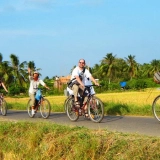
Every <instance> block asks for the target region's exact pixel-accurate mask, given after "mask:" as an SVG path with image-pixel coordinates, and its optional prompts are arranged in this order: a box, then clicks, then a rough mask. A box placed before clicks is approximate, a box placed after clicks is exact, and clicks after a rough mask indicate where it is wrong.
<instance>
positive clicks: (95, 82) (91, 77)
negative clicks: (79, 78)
mask: <svg viewBox="0 0 160 160" xmlns="http://www.w3.org/2000/svg"><path fill="white" fill-rule="evenodd" d="M89 78H90V79H91V81H92V82H93V83H94V84H95V85H97V86H99V83H98V82H97V81H96V80H95V79H94V78H93V76H92V75H91V76H90V77H89Z"/></svg>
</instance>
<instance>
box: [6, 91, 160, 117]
mask: <svg viewBox="0 0 160 160" xmlns="http://www.w3.org/2000/svg"><path fill="white" fill-rule="evenodd" d="M159 94H160V90H158V89H154V90H153V89H148V90H145V91H138V92H137V91H135V92H134V91H132V92H128V91H124V92H120V93H103V94H97V97H99V98H100V99H101V100H102V101H103V103H104V107H105V114H106V115H107V114H109V115H142V116H152V110H151V105H152V102H153V99H154V98H155V97H156V96H157V95H159ZM46 98H47V99H48V100H49V101H50V104H51V108H52V112H64V107H63V104H64V101H65V99H66V97H65V96H48V97H46ZM5 99H6V101H7V103H8V107H9V109H16V110H25V109H26V104H27V101H28V99H29V98H28V97H27V98H10V97H6V98H5Z"/></svg>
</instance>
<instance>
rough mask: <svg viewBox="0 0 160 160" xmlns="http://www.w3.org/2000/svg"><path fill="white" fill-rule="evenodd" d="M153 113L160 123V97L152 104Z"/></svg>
mask: <svg viewBox="0 0 160 160" xmlns="http://www.w3.org/2000/svg"><path fill="white" fill-rule="evenodd" d="M152 111H153V114H154V117H155V118H156V119H157V120H158V121H160V95H159V96H157V97H156V98H155V99H154V101H153V103H152Z"/></svg>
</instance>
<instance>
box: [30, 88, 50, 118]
mask: <svg viewBox="0 0 160 160" xmlns="http://www.w3.org/2000/svg"><path fill="white" fill-rule="evenodd" d="M38 90H39V92H40V94H41V96H40V99H39V100H36V101H35V108H34V109H35V110H36V112H37V111H38V110H39V111H40V113H41V116H42V117H43V118H45V119H46V118H48V117H49V116H50V112H51V105H50V102H49V101H48V99H46V98H44V97H45V96H44V95H42V93H41V91H42V90H41V89H38ZM38 90H37V91H38ZM27 111H28V115H29V117H31V118H33V117H34V116H35V114H32V105H31V99H29V101H28V103H27Z"/></svg>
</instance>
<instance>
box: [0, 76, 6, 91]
mask: <svg viewBox="0 0 160 160" xmlns="http://www.w3.org/2000/svg"><path fill="white" fill-rule="evenodd" d="M1 88H2V89H4V90H5V91H6V92H8V90H7V88H6V86H5V85H4V83H3V81H2V79H0V89H1Z"/></svg>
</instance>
